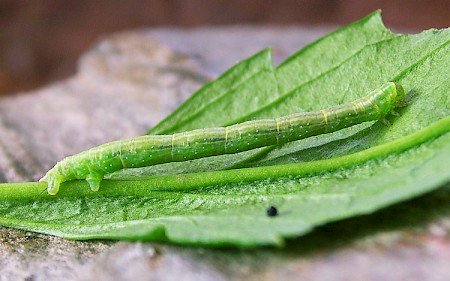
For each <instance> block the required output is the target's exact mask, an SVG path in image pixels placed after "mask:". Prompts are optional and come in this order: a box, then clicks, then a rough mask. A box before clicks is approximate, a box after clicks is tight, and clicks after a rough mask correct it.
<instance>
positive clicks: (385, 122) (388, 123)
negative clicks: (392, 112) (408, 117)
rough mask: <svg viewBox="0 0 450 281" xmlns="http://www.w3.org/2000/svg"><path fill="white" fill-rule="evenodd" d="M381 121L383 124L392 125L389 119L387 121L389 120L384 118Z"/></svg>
mask: <svg viewBox="0 0 450 281" xmlns="http://www.w3.org/2000/svg"><path fill="white" fill-rule="evenodd" d="M381 122H383V124H384V125H386V126H392V123H391V121H389V120H387V119H385V118H383V119H381Z"/></svg>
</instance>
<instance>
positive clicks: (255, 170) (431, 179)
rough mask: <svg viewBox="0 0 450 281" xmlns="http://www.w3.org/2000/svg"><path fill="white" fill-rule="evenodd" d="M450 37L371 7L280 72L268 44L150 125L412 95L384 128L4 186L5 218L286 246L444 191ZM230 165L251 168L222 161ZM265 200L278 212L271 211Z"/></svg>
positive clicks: (176, 238)
mask: <svg viewBox="0 0 450 281" xmlns="http://www.w3.org/2000/svg"><path fill="white" fill-rule="evenodd" d="M449 42H450V30H449V29H445V30H429V31H425V32H422V33H420V34H417V35H393V34H392V33H390V32H389V31H388V30H386V29H385V28H384V27H383V25H382V24H381V21H380V17H379V14H378V13H374V14H372V15H369V16H368V17H366V18H364V19H363V20H360V21H358V22H356V23H354V24H352V25H350V26H348V27H345V28H343V29H341V30H338V31H336V32H334V33H331V34H330V35H328V36H326V37H324V38H322V39H320V40H319V41H318V42H315V43H313V44H311V45H309V46H307V47H306V48H304V49H303V50H301V51H300V52H299V53H297V54H295V55H294V56H292V57H291V58H290V59H288V60H287V61H286V62H284V63H283V64H281V65H280V66H278V67H277V68H271V66H270V64H269V63H268V59H269V58H270V53H269V52H268V51H267V50H265V51H263V52H261V53H259V54H257V55H255V56H254V57H252V58H250V59H248V60H245V61H243V62H242V63H240V64H238V65H237V66H235V67H234V68H232V69H231V70H229V71H228V72H227V73H226V74H224V75H223V76H221V77H219V78H218V80H216V81H214V82H212V83H210V84H208V85H207V86H205V87H203V88H201V89H200V90H199V91H198V92H197V93H196V94H195V95H194V96H193V98H191V99H189V100H188V101H187V102H186V104H184V105H183V106H182V107H181V109H179V110H177V111H175V113H174V114H172V115H170V116H169V117H168V118H167V119H165V120H164V121H163V122H161V123H160V124H159V125H158V126H157V127H156V128H155V129H153V130H152V131H150V133H154V134H160V133H172V132H177V131H179V130H185V129H191V128H199V127H208V126H218V125H225V124H230V123H233V122H236V121H243V120H250V119H254V118H265V117H276V116H282V115H286V114H289V113H293V112H298V111H309V110H315V109H321V108H325V107H329V106H332V105H335V104H339V103H343V102H347V101H351V100H353V99H356V98H358V97H360V96H363V95H366V94H367V93H368V92H369V91H370V90H372V89H374V88H377V87H379V86H380V85H381V84H383V83H384V82H386V81H392V80H393V81H398V82H399V83H401V84H402V85H403V86H404V88H405V90H406V92H407V101H406V103H407V105H406V107H404V108H401V109H400V113H401V115H402V116H401V117H395V118H392V119H391V120H390V121H391V122H392V124H393V125H392V126H389V127H388V126H384V125H383V124H381V123H380V122H368V123H364V124H361V125H358V126H354V127H351V128H347V129H345V130H341V131H339V132H335V133H332V134H326V135H320V136H316V137H312V138H308V139H305V140H301V141H297V142H292V143H289V144H288V145H285V146H283V147H281V148H273V147H270V148H263V149H258V150H255V151H249V152H246V153H240V154H234V155H226V156H219V157H209V158H204V159H199V160H195V161H190V162H188V163H168V164H164V165H157V166H155V167H152V168H151V169H134V170H128V171H126V170H125V171H123V172H120V173H117V174H114V175H111V178H112V179H111V180H105V181H104V182H103V183H102V186H101V189H100V191H99V192H91V191H90V190H89V188H88V187H87V184H86V183H85V182H84V181H73V182H68V183H65V184H63V185H62V188H61V191H60V193H58V195H57V196H48V195H46V194H40V192H41V191H42V189H43V188H45V185H43V184H40V183H21V184H4V185H0V198H1V199H0V224H2V225H5V226H12V227H17V228H23V229H27V230H33V231H38V232H43V233H48V234H53V235H58V236H62V237H67V238H72V239H95V238H112V239H128V240H157V241H168V242H173V243H180V244H189V245H208V246H227V245H228V246H235V247H255V246H260V245H282V244H283V243H284V241H285V239H286V238H288V237H296V236H299V235H302V234H305V233H308V232H310V231H311V230H312V229H314V228H315V227H317V226H319V225H322V224H325V223H328V222H332V221H336V220H340V219H343V218H349V217H352V216H357V215H361V214H367V213H371V212H374V211H376V210H379V209H380V208H383V207H386V206H390V205H392V204H394V203H397V202H400V201H404V200H407V199H410V198H413V197H416V196H419V195H421V194H424V193H426V192H429V191H431V190H433V189H436V188H439V187H441V186H442V185H443V184H445V183H446V182H448V181H450V173H449V172H448V159H449V158H450V99H449V93H450V79H448V78H449V77H448V76H449V75H448V69H449V66H450V59H449V58H450V44H449ZM241 75H242V76H241ZM234 80H235V82H233V81H234ZM274 89H276V90H274ZM220 110H222V111H220ZM224 110H225V111H224ZM217 112H227V114H216V113H217ZM233 166H245V167H246V168H243V169H230V170H224V171H222V170H221V171H216V170H217V169H229V168H231V167H233ZM205 170H209V171H207V172H205ZM149 171H150V172H149ZM151 171H153V173H155V171H156V173H157V175H152V172H151ZM193 172H198V173H193ZM174 174H177V175H174ZM133 175H134V176H135V175H138V177H137V178H136V177H131V176H133ZM269 206H276V208H277V209H278V215H277V216H274V217H269V216H267V215H266V209H267V208H268V207H269Z"/></svg>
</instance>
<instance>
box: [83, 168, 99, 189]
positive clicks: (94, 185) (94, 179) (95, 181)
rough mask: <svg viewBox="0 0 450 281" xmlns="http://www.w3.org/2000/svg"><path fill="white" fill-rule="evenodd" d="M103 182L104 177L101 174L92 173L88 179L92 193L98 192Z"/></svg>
mask: <svg viewBox="0 0 450 281" xmlns="http://www.w3.org/2000/svg"><path fill="white" fill-rule="evenodd" d="M102 180H103V175H102V174H99V173H94V172H91V173H90V174H89V175H88V176H87V177H86V181H87V182H88V184H89V186H90V188H91V190H92V191H98V190H99V188H100V182H101V181H102Z"/></svg>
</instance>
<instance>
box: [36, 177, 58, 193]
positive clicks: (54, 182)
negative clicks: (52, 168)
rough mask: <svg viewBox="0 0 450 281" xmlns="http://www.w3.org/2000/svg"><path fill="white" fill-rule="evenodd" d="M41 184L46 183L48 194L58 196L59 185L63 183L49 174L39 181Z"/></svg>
mask: <svg viewBox="0 0 450 281" xmlns="http://www.w3.org/2000/svg"><path fill="white" fill-rule="evenodd" d="M39 182H46V183H47V184H48V185H47V193H48V194H49V195H56V194H57V193H58V191H59V185H60V184H61V181H60V180H59V179H58V178H57V177H55V176H52V175H49V174H48V173H47V174H46V175H45V176H44V177H43V178H41V179H40V180H39Z"/></svg>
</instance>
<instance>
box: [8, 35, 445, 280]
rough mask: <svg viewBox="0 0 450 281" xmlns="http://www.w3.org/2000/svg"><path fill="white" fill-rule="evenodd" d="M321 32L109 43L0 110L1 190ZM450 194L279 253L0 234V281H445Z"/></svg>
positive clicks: (324, 231)
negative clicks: (247, 61) (255, 57)
mask: <svg viewBox="0 0 450 281" xmlns="http://www.w3.org/2000/svg"><path fill="white" fill-rule="evenodd" d="M328 31H329V29H326V28H309V29H306V28H301V27H291V28H287V27H284V28H269V27H228V28H203V29H193V30H179V29H156V30H147V31H136V32H130V33H122V34H117V35H114V36H111V37H109V38H107V39H105V40H103V41H101V42H100V43H99V44H97V45H96V46H95V47H94V48H92V49H91V50H90V51H89V52H87V53H86V54H85V55H84V56H83V57H82V58H81V59H80V64H79V71H78V74H77V75H76V76H74V77H72V78H70V79H67V80H65V81H61V82H59V83H56V84H54V85H51V86H49V87H46V88H43V89H40V90H37V91H34V92H30V93H23V94H20V95H17V96H14V97H9V98H4V99H2V100H1V101H0V132H1V136H2V138H1V140H0V181H2V182H18V181H29V180H37V179H39V178H40V177H41V176H42V175H43V173H44V172H45V171H46V170H47V169H48V168H50V167H51V166H52V165H53V164H54V161H55V159H61V158H63V157H64V156H66V155H69V154H73V153H76V152H78V151H81V150H84V149H87V148H89V147H92V146H93V145H98V144H101V143H104V142H106V141H111V140H114V139H120V138H125V137H132V136H137V135H140V134H143V133H145V132H146V131H147V130H148V129H149V128H150V127H151V126H153V125H154V124H156V123H157V122H158V121H159V120H161V119H162V118H163V117H164V116H166V115H167V114H169V113H170V112H171V111H172V110H174V109H175V108H176V107H177V106H178V105H179V104H181V103H182V102H183V101H184V100H185V99H186V98H187V97H188V96H189V95H190V94H191V93H192V92H193V91H195V90H196V89H197V88H198V87H199V86H201V85H202V84H203V83H204V82H206V81H208V80H210V79H212V78H214V77H215V76H217V75H218V74H220V73H221V72H223V71H224V70H226V69H227V68H228V67H230V66H231V65H233V64H234V63H235V62H236V61H238V60H240V59H243V58H245V57H247V56H249V55H251V54H253V53H255V52H257V51H259V50H260V49H262V48H265V47H267V46H273V47H274V59H275V62H280V61H282V60H283V59H284V58H286V57H287V56H288V55H289V54H292V53H293V52H295V51H296V50H298V49H299V48H300V47H301V46H304V45H305V44H306V43H308V42H310V41H312V40H314V39H316V38H318V37H320V36H322V35H323V34H325V33H326V32H328ZM449 199H450V188H449V187H443V188H441V189H440V190H437V191H435V192H433V193H431V194H428V195H427V196H424V197H422V198H418V199H416V200H413V201H410V202H406V203H402V204H399V205H396V206H393V207H391V208H388V209H386V210H383V211H381V212H378V213H376V214H373V215H370V216H363V217H359V218H354V219H350V220H345V221H342V222H339V223H334V224H329V225H326V226H324V227H321V228H319V229H317V230H316V231H314V232H313V233H311V234H309V235H307V236H305V237H301V238H298V239H294V240H291V241H289V243H288V245H287V247H286V248H285V249H257V250H250V251H243V250H233V249H204V248H190V247H179V246H171V245H164V244H156V243H129V242H114V241H89V242H80V241H68V240H63V239H60V238H57V237H52V236H47V235H41V234H35V233H30V232H25V231H20V230H14V229H8V228H0V280H61V279H64V280H97V281H101V280H230V279H233V280H280V279H281V280H291V279H302V280H303V279H306V280H450V267H449V266H448V265H449V264H450V207H447V205H448V202H449Z"/></svg>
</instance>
